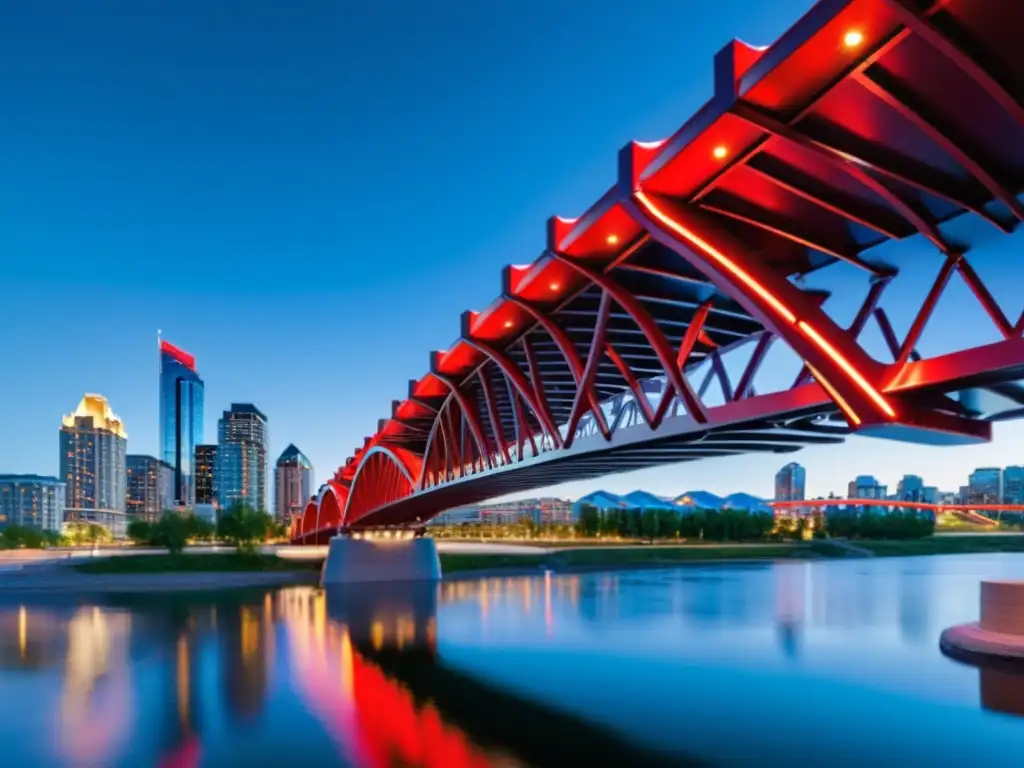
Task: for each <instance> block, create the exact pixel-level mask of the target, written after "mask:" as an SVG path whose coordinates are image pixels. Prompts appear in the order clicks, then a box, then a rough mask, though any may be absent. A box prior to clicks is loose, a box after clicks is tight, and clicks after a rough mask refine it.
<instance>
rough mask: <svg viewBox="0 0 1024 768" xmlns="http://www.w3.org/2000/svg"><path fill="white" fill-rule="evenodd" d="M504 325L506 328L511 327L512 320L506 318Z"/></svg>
mask: <svg viewBox="0 0 1024 768" xmlns="http://www.w3.org/2000/svg"><path fill="white" fill-rule="evenodd" d="M505 327H506V328H511V327H512V321H511V320H506V321H505Z"/></svg>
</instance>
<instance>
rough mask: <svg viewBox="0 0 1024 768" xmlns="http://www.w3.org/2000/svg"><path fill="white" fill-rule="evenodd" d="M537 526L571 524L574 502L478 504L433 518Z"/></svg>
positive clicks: (437, 521)
mask: <svg viewBox="0 0 1024 768" xmlns="http://www.w3.org/2000/svg"><path fill="white" fill-rule="evenodd" d="M524 518H525V519H528V520H532V521H533V522H534V524H536V525H542V524H554V525H571V524H572V522H573V519H574V511H573V503H572V502H571V501H566V500H565V499H555V498H541V499H523V500H522V501H505V502H499V503H496V504H478V505H473V506H469V507H459V508H457V509H449V510H448V511H446V512H442V513H441V514H439V515H438V516H437V517H435V518H434V519H433V520H432V521H431V522H432V523H433V524H436V525H459V524H462V523H477V524H491V525H511V524H514V523H517V522H520V521H521V520H523V519H524Z"/></svg>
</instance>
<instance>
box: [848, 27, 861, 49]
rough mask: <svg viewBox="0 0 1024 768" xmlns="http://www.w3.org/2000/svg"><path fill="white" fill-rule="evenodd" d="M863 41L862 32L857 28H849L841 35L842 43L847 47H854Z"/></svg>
mask: <svg viewBox="0 0 1024 768" xmlns="http://www.w3.org/2000/svg"><path fill="white" fill-rule="evenodd" d="M863 42H864V33H863V32H861V31H860V30H859V29H851V30H850V31H849V32H847V33H846V34H845V35H843V45H845V46H846V47H847V48H856V47H857V46H858V45H860V44H861V43H863Z"/></svg>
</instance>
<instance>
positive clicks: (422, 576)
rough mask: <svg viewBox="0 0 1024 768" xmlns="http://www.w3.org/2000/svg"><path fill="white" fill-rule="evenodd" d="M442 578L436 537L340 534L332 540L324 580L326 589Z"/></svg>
mask: <svg viewBox="0 0 1024 768" xmlns="http://www.w3.org/2000/svg"><path fill="white" fill-rule="evenodd" d="M440 578H441V560H440V559H439V558H438V556H437V544H436V543H435V542H434V540H433V539H432V538H429V537H427V536H424V537H420V538H415V539H356V538H352V537H350V536H346V535H340V536H335V537H334V538H333V539H331V543H330V546H329V548H328V550H327V559H326V560H325V561H324V567H323V571H322V572H321V576H320V581H321V583H322V584H323V586H325V587H326V586H329V585H331V584H368V583H375V582H376V583H380V582H396V581H438V580H439V579H440Z"/></svg>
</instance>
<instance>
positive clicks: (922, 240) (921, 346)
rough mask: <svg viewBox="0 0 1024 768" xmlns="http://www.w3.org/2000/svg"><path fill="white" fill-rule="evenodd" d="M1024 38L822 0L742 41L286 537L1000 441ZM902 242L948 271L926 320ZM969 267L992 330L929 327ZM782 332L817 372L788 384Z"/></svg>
mask: <svg viewBox="0 0 1024 768" xmlns="http://www.w3.org/2000/svg"><path fill="white" fill-rule="evenodd" d="M1022 28H1024V3H1015V2H1000V1H999V0H822V1H821V2H819V3H818V4H817V5H816V6H815V7H814V9H812V11H811V12H809V13H808V14H807V15H806V16H805V17H803V18H802V19H800V20H799V21H798V22H797V23H796V24H795V25H794V26H793V27H792V28H791V29H790V30H789V31H787V32H786V33H785V34H784V35H783V36H782V37H781V38H780V39H779V40H778V41H777V42H776V43H775V44H773V45H772V46H770V47H767V48H764V49H755V48H752V47H750V46H747V45H745V44H743V43H740V42H738V41H734V42H733V43H732V44H730V45H729V46H727V47H726V48H725V49H723V51H722V52H721V53H720V54H719V55H718V56H717V57H716V60H715V84H714V96H713V97H712V99H711V100H710V101H709V102H708V103H707V104H706V105H705V106H704V107H702V108H701V109H700V110H699V111H698V112H697V113H696V114H695V115H694V116H693V117H692V118H691V119H690V120H689V121H687V123H686V124H685V125H683V126H682V127H681V128H680V129H679V130H678V131H677V132H676V133H675V134H674V135H673V136H671V137H670V138H668V139H666V140H664V141H661V142H657V143H653V144H641V143H635V142H634V143H633V144H630V145H629V146H627V147H625V148H624V149H623V150H622V151H621V152H620V155H619V162H618V178H617V181H616V183H615V184H614V185H613V186H612V187H611V188H610V189H609V190H608V191H607V192H606V193H605V194H604V195H603V196H602V197H601V198H600V199H599V200H598V201H597V202H596V203H595V204H594V205H593V206H591V208H590V209H589V210H588V211H586V212H585V213H584V214H583V215H582V216H580V217H578V218H576V219H561V218H557V217H556V218H553V219H552V220H551V221H550V222H549V224H548V241H547V248H546V249H545V250H544V252H543V253H542V254H541V255H540V256H539V257H538V258H537V259H536V260H534V261H533V262H532V263H531V264H529V265H527V266H522V267H515V266H510V267H507V268H506V269H505V271H504V273H503V276H502V285H501V293H500V295H499V297H498V298H497V299H496V300H495V301H494V302H492V304H491V305H490V306H488V307H487V308H486V309H485V310H482V311H480V312H466V313H464V314H463V316H462V323H461V329H460V331H461V332H460V335H459V337H458V339H457V340H456V341H455V342H454V343H453V344H451V345H450V346H449V347H448V348H447V349H445V350H443V351H438V352H434V353H432V354H431V358H430V370H429V372H428V373H426V374H425V375H424V376H423V377H422V378H420V379H418V380H416V381H413V382H410V384H409V389H408V393H407V396H406V397H405V399H403V400H396V401H394V403H393V406H392V413H391V416H390V418H387V419H381V420H380V421H379V423H378V429H377V432H376V434H374V435H373V436H372V437H368V438H366V440H365V442H364V444H363V446H362V447H360V448H359V449H358V450H357V451H355V453H354V454H353V455H352V457H351V458H350V459H349V460H348V461H347V462H346V464H345V465H344V466H343V467H342V468H340V469H339V470H338V472H337V473H336V475H335V476H334V478H332V480H331V481H329V482H328V483H327V484H326V485H325V486H324V488H323V489H322V490H321V492H320V495H319V496H318V498H317V499H316V500H315V502H313V503H311V504H310V506H309V507H308V509H307V512H306V514H304V515H303V516H302V518H301V519H300V520H298V521H297V522H296V524H295V526H294V529H293V538H294V539H295V540H296V541H311V540H320V538H322V537H323V536H324V535H327V534H329V533H330V532H331V531H333V530H335V529H336V528H338V527H339V526H343V525H344V526H347V527H353V528H359V527H370V526H380V525H397V524H415V523H416V522H417V521H425V520H427V519H429V518H430V517H431V516H433V515H435V514H437V513H438V512H440V511H443V510H444V509H446V508H450V507H452V506H457V505H460V504H467V503H472V502H477V501H482V500H485V499H487V498H490V497H493V496H496V495H502V494H506V493H510V492H514V491H523V490H528V489H533V488H540V487H543V486H546V485H551V484H555V483H559V482H563V481H566V480H579V479H583V478H588V477H596V476H600V475H604V474H608V473H610V472H621V471H627V470H632V469H640V468H644V467H650V466H654V465H658V464H666V463H671V462H681V461H694V460H698V459H706V458H711V457H715V456H728V455H735V454H738V453H748V452H761V451H774V452H785V451H791V450H797V449H799V448H801V447H805V446H808V445H818V444H822V443H828V442H836V441H838V440H841V439H842V438H843V437H844V436H845V435H846V434H848V433H850V432H856V433H858V434H864V435H877V436H884V437H890V438H895V439H900V440H912V441H918V442H932V443H939V444H970V443H977V442H984V441H986V440H988V439H990V436H991V426H990V422H991V421H992V420H997V419H1001V418H1016V417H1019V416H1021V415H1022V414H1024V389H1022V388H1021V386H1020V384H1019V381H1020V380H1021V379H1022V377H1024V342H1022V341H1021V336H1022V333H1024V313H1021V314H1020V315H1018V313H1019V312H1020V308H1019V307H1013V308H1012V309H1011V310H1010V311H1009V312H1008V311H1007V309H1006V308H1004V307H1003V306H1001V305H1000V304H999V302H998V301H997V300H996V299H995V298H994V296H995V294H994V292H993V288H998V287H1000V286H995V285H994V284H993V282H992V281H991V279H990V281H989V282H988V283H986V281H985V280H983V279H982V277H981V276H980V274H979V271H978V269H977V267H976V261H975V259H976V251H978V250H979V249H984V248H991V247H993V245H992V244H993V243H995V244H996V245H995V246H994V247H1006V243H1009V242H1013V243H1014V245H1015V247H1016V248H1017V251H1016V252H1014V251H1011V250H1009V249H1007V251H1006V252H1005V254H1004V258H1005V259H1007V260H1008V259H1010V258H1014V257H1015V256H1018V255H1019V248H1020V245H1021V243H1022V240H1021V238H1020V237H1018V236H1017V235H1019V229H1018V228H1019V224H1020V222H1021V221H1022V220H1024V205H1022V203H1021V201H1020V199H1019V194H1020V192H1021V190H1022V189H1024V57H1022V56H1020V55H1019V52H1018V48H1019V40H1018V38H1019V30H1020V29H1022ZM965 222H967V223H966V224H965ZM915 243H916V245H915ZM904 244H909V245H906V247H904ZM900 249H903V250H900ZM907 249H909V250H907ZM894 253H895V254H899V253H906V254H909V255H908V256H907V258H906V261H907V262H908V263H909V264H911V265H912V266H915V265H919V264H920V263H921V262H922V261H927V260H928V259H931V260H932V261H933V262H934V274H935V278H934V281H933V282H932V284H931V287H930V289H928V290H927V291H926V294H925V296H924V298H923V299H922V300H920V301H917V302H915V303H914V305H913V306H912V307H911V308H910V309H911V311H910V312H909V313H908V312H907V309H908V306H907V299H906V296H905V295H904V294H903V293H901V292H900V289H899V288H898V287H896V286H900V285H902V284H903V282H902V280H901V278H900V266H901V265H900V264H899V263H897V262H898V261H899V259H897V258H895V257H894V256H893V254H894ZM1003 263H1004V264H1005V263H1008V262H1006V261H1004V262H1003ZM831 274H838V275H842V276H843V277H842V279H838V280H834V281H833V283H832V285H833V287H832V288H831V289H829V290H826V289H822V288H820V287H819V288H813V287H811V283H813V282H815V281H816V280H818V278H819V277H821V276H822V275H824V276H828V275H831ZM990 277H991V276H990ZM951 283H959V284H960V288H961V289H963V288H966V289H967V290H966V293H965V294H964V295H965V296H966V298H964V296H961V298H960V299H957V301H959V302H960V303H961V306H963V305H964V302H968V303H972V304H973V305H974V309H979V308H980V310H982V311H983V313H984V315H985V316H987V318H988V321H989V322H990V326H989V328H986V329H984V330H983V331H979V333H978V338H977V340H976V341H970V340H968V341H967V342H966V343H964V340H963V337H962V335H961V336H960V337H959V338H958V340H957V343H956V345H954V346H950V343H948V339H938V340H937V341H936V340H935V339H931V338H930V337H928V336H927V335H926V334H925V330H926V328H927V326H928V323H929V319H930V318H931V317H932V315H933V313H934V311H935V308H936V306H937V305H938V304H939V303H940V301H942V300H943V297H944V296H945V295H946V293H947V292H948V289H949V286H950V284H951ZM851 299H853V300H854V301H853V303H854V304H855V307H856V311H855V312H853V313H852V318H851V317H849V316H847V315H846V314H843V317H842V319H839V311H838V310H836V311H835V312H833V310H832V309H831V308H832V307H833V305H836V304H844V303H845V304H847V305H848V304H850V303H851V302H850V300H851ZM886 299H893V300H894V301H888V302H887V301H886ZM897 315H899V316H900V317H901V318H904V319H901V320H900V321H899V322H896V321H895V320H894V319H893V318H894V317H896V316H897ZM1015 317H1019V319H1016V320H1014V319H1013V318H1015ZM897 327H899V328H900V332H897ZM991 329H995V331H996V332H997V334H998V336H997V341H996V343H992V344H990V343H988V342H990V341H991V338H990V336H989V334H988V331H989V330H991ZM871 333H874V334H875V336H876V337H877V338H880V339H881V340H882V342H881V345H880V347H879V348H871V347H870V346H869V345H868V343H867V342H866V341H865V338H866V337H867V336H869V335H870V334H871ZM946 335H947V336H949V335H950V334H946ZM943 342H947V343H943ZM779 349H783V350H788V354H790V355H791V356H793V357H794V358H795V359H796V360H797V361H798V362H799V366H798V370H796V371H795V376H794V377H793V378H792V379H790V380H789V381H787V382H785V383H783V384H782V385H779V384H777V383H776V384H774V385H772V384H770V383H766V379H765V375H764V372H763V371H762V363H763V362H764V360H765V359H766V357H768V356H770V355H771V354H773V352H775V351H777V350H779ZM743 356H745V357H743ZM737 359H742V363H741V365H740V367H738V368H737V367H736V365H735V363H736V360H737Z"/></svg>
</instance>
